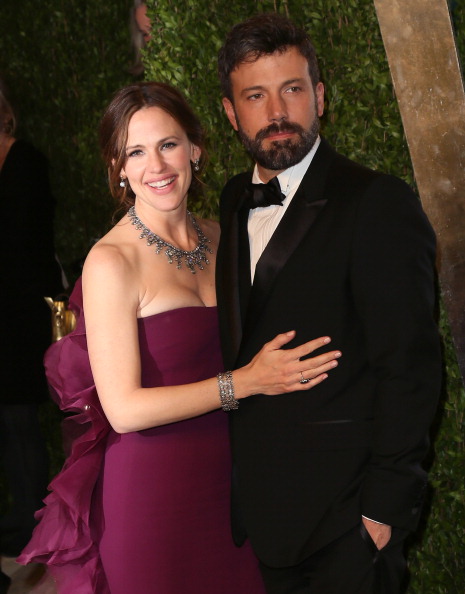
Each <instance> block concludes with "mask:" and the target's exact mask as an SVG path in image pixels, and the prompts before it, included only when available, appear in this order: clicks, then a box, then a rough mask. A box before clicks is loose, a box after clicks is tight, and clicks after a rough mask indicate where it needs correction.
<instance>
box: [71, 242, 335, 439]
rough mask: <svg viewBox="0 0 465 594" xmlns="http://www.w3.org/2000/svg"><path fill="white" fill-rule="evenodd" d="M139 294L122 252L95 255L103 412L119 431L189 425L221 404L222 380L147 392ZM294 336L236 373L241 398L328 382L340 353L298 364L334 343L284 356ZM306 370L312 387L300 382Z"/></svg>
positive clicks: (88, 271)
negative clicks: (141, 351) (187, 422)
mask: <svg viewBox="0 0 465 594" xmlns="http://www.w3.org/2000/svg"><path fill="white" fill-rule="evenodd" d="M138 290H139V284H138V282H137V278H136V273H135V272H134V269H133V266H131V265H130V264H129V262H128V261H127V260H126V259H125V257H124V256H123V255H122V254H121V253H120V252H119V250H118V249H117V248H114V247H112V246H108V245H106V246H102V247H98V248H97V249H95V248H94V249H93V250H92V252H91V254H90V255H89V257H88V259H87V261H86V264H85V267H84V272H83V295H84V312H85V318H86V331H87V342H88V350H89V358H90V363H91V368H92V373H93V376H94V381H95V385H96V388H97V393H98V395H99V398H100V401H101V404H102V407H103V410H104V412H105V414H106V416H107V418H108V420H109V422H110V424H111V425H112V427H113V429H114V430H115V431H117V432H118V433H127V432H130V431H140V430H143V429H148V428H150V427H155V426H158V425H165V424H167V423H173V422H176V421H181V420H184V419H189V418H192V417H195V416H198V415H201V414H203V413H206V412H209V411H212V410H215V409H218V408H220V406H221V403H220V399H219V390H218V382H217V378H216V377H215V378H211V379H208V380H204V381H201V382H196V383H193V384H185V385H180V386H167V387H156V388H142V387H141V379H140V375H141V364H140V355H139V340H138V327H137V310H138V307H139V304H140V302H141V300H142V298H143V295H139V294H138ZM294 336H295V332H288V333H286V334H280V335H278V336H277V337H276V338H274V339H273V340H272V341H270V342H269V343H267V344H266V345H265V346H264V347H263V348H262V350H261V351H260V352H259V353H258V354H257V355H256V356H255V357H254V359H253V360H252V361H251V362H250V363H249V364H248V365H246V366H245V367H242V368H241V369H237V370H235V371H234V372H233V381H234V390H235V398H236V399H237V400H240V399H242V398H246V397H248V396H251V395H252V394H258V393H260V394H268V395H273V394H282V393H286V392H291V391H292V392H295V391H296V390H308V389H309V388H312V387H313V386H315V385H317V384H319V383H320V382H322V381H323V380H324V379H326V377H327V375H326V372H327V371H328V370H330V369H332V368H333V367H335V366H336V365H337V361H336V359H337V357H338V356H339V353H338V351H332V352H330V353H325V354H323V355H319V356H318V357H315V358H313V359H307V360H305V361H300V360H299V359H300V358H301V357H303V356H305V355H308V354H309V353H311V352H313V351H314V350H316V349H318V348H320V347H322V346H324V345H326V344H328V343H329V342H330V339H329V338H328V337H322V338H318V339H316V340H313V341H311V342H308V343H306V344H304V345H301V346H299V347H296V348H295V349H286V350H283V349H282V348H281V347H282V346H283V345H285V344H286V343H288V342H290V341H291V340H292V339H293V338H294ZM218 371H219V372H220V371H221V370H220V369H219V370H218ZM300 372H303V375H304V377H305V378H306V379H310V380H311V381H310V382H308V383H306V384H302V383H300V380H301V378H302V376H301V373H300Z"/></svg>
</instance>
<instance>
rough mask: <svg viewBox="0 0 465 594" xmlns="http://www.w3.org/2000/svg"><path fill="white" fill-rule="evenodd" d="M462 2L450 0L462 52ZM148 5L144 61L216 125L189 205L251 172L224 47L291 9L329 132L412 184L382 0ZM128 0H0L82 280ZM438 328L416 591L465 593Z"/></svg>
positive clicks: (125, 36) (452, 406) (459, 444)
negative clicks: (320, 88) (223, 96)
mask: <svg viewBox="0 0 465 594" xmlns="http://www.w3.org/2000/svg"><path fill="white" fill-rule="evenodd" d="M464 2H465V0H460V1H456V2H454V4H453V15H454V20H455V25H456V30H457V40H458V46H459V50H460V53H461V55H464V50H465V48H464V43H465V42H464V33H465V23H464V18H465V16H464V15H465V6H464ZM148 4H149V7H150V12H151V16H152V20H153V24H154V26H153V37H152V41H151V43H150V44H149V46H148V48H147V50H146V52H145V56H144V62H145V64H146V73H145V77H146V78H147V79H149V78H150V79H152V78H153V79H157V80H166V81H170V82H172V83H174V84H176V85H177V86H178V87H179V88H180V89H181V90H183V91H184V92H185V94H186V95H187V96H188V97H189V99H190V101H191V102H192V104H193V106H194V107H195V109H196V111H197V113H198V114H199V116H200V118H201V120H202V122H203V123H204V125H205V128H206V130H207V133H208V138H209V144H208V150H209V153H210V164H209V167H208V170H207V173H206V182H207V184H208V189H207V192H206V197H205V199H203V200H198V201H197V202H196V203H195V204H192V205H191V208H193V209H195V210H196V211H197V212H199V213H201V214H203V215H207V216H212V217H216V215H217V206H218V197H219V193H220V190H221V187H222V185H223V183H224V182H225V181H226V179H228V178H229V177H230V176H231V175H233V174H234V173H235V172H237V171H239V170H242V169H244V168H248V167H249V166H250V161H249V159H248V157H247V155H245V154H244V152H243V150H242V148H241V146H240V144H239V142H238V141H237V139H236V137H235V134H234V133H233V131H232V129H231V127H230V125H229V123H228V122H227V120H226V117H225V116H224V114H223V112H222V107H221V102H220V93H219V87H218V83H217V79H216V53H217V50H218V49H219V47H220V45H221V43H222V40H223V38H224V35H225V32H226V31H227V30H228V29H229V28H230V26H232V25H233V24H234V23H235V22H237V21H239V20H242V19H244V18H246V17H248V16H250V15H252V14H255V13H256V12H261V11H268V10H274V9H277V10H279V11H282V12H286V11H288V13H289V15H290V16H291V17H293V18H294V19H295V20H296V21H299V22H300V23H302V24H303V25H304V26H305V27H306V28H307V30H308V31H309V32H310V33H311V36H312V38H313V40H314V42H315V45H316V47H317V50H318V53H319V55H320V63H321V69H322V71H323V75H324V82H325V85H326V90H327V101H326V114H325V117H324V128H323V132H324V134H325V136H326V137H327V138H328V139H329V141H330V142H331V143H332V144H333V145H335V146H336V147H337V148H338V150H340V151H341V152H342V153H344V154H346V155H347V156H349V157H351V158H353V159H355V160H357V161H359V162H361V163H364V164H367V165H369V166H371V167H374V168H378V169H382V170H384V171H388V172H391V173H393V174H395V175H398V176H400V177H402V178H404V179H406V180H407V181H409V182H411V183H413V173H412V169H411V164H410V159H409V155H408V150H407V146H406V142H405V139H404V136H403V131H402V125H401V121H400V117H399V113H398V108H397V103H396V100H395V96H394V93H393V90H392V85H391V81H390V76H389V69H388V65H387V62H386V58H385V53H384V48H383V44H382V41H381V38H380V34H379V28H378V23H377V19H376V14H375V11H374V7H373V3H372V0H312V2H305V3H304V2H299V1H297V0H288V1H285V2H280V1H279V0H276V2H272V1H270V0H260V1H259V0H255V1H252V0H247V1H246V0H234V1H233V2H231V1H228V2H226V1H224V0H208V2H206V1H205V0H176V1H174V0H148ZM131 5H132V1H131V0H124V1H123V0H115V1H114V2H111V3H103V2H101V1H98V0H88V1H87V2H82V0H41V2H40V3H39V2H37V1H36V0H22V1H21V2H18V1H17V0H15V1H13V0H1V2H0V71H1V72H3V73H5V74H6V75H7V78H8V80H9V82H10V85H11V86H12V87H13V89H12V90H13V91H14V98H15V103H16V105H17V106H18V107H19V110H20V123H21V126H20V130H19V132H20V134H21V135H22V136H23V137H27V138H29V139H30V140H31V141H32V142H34V144H36V145H37V146H38V147H39V148H41V149H42V150H43V151H44V152H45V153H46V154H47V155H48V157H49V159H50V163H51V177H52V184H53V188H54V192H55V195H56V198H57V201H58V211H57V221H56V244H57V249H58V252H59V255H60V257H61V259H62V261H63V264H64V265H65V269H66V271H67V273H68V275H69V277H70V279H71V280H72V281H73V280H74V279H75V277H76V275H77V274H78V273H79V269H78V267H77V266H76V265H75V263H76V262H77V261H79V260H81V259H82V258H83V257H85V254H86V253H87V250H88V249H89V247H90V246H91V245H92V243H93V241H94V240H95V239H96V238H98V237H99V236H101V235H102V234H103V233H104V232H105V231H106V229H107V228H108V226H109V224H110V220H111V212H112V203H111V200H110V198H109V194H108V191H107V188H106V173H105V171H104V169H103V166H102V164H101V161H100V157H99V154H98V149H97V139H96V128H97V123H98V120H99V117H100V115H101V112H102V109H103V107H104V106H105V104H106V103H107V102H108V100H109V97H110V96H111V94H112V93H113V91H114V90H116V89H117V88H119V87H120V86H122V85H124V84H126V83H128V82H130V81H131V80H133V77H131V76H130V75H129V74H128V66H129V65H130V63H131V58H132V55H131V47H130V40H129V32H128V31H129V29H128V15H129V9H130V7H131ZM425 51H427V48H426V49H425ZM441 329H442V335H443V339H444V350H445V374H444V376H445V378H444V390H443V394H442V401H441V407H440V410H439V411H438V415H437V420H436V425H435V427H434V431H433V433H434V447H433V452H432V456H431V492H430V501H429V505H428V509H427V510H426V512H427V513H425V515H424V521H423V524H422V527H421V530H420V532H419V533H418V534H417V535H416V536H415V538H414V539H413V540H412V542H411V544H410V556H409V558H410V569H411V574H412V575H411V583H410V587H409V594H463V592H464V590H465V569H464V562H465V561H464V560H465V494H464V482H465V468H464V466H465V465H464V435H463V427H464V418H463V417H464V410H465V394H464V390H463V387H462V384H461V380H460V377H459V373H458V370H457V365H456V361H455V356H454V353H453V349H452V347H451V340H450V337H449V335H448V329H447V323H446V321H445V320H441ZM57 418H58V417H57V416H56V414H55V411H54V410H49V411H46V412H45V414H44V424H45V426H46V429H47V432H48V433H49V442H50V447H51V451H52V453H53V454H54V456H55V457H54V468H53V469H54V471H56V470H57V469H58V466H59V464H60V463H61V460H62V456H61V453H60V451H59V446H58V444H59V432H58V431H57V429H56V428H57V425H58V423H57ZM0 487H1V485H0ZM0 503H1V502H0ZM3 503H4V502H3Z"/></svg>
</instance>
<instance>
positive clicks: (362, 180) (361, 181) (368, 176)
mask: <svg viewBox="0 0 465 594" xmlns="http://www.w3.org/2000/svg"><path fill="white" fill-rule="evenodd" d="M321 148H322V149H323V151H322V152H323V153H324V154H326V155H328V154H329V155H331V160H330V164H329V168H328V176H329V178H330V182H331V183H332V184H335V185H337V186H341V187H343V188H344V190H345V192H349V191H350V190H352V191H353V192H355V193H358V192H360V191H364V190H368V189H375V188H376V189H377V190H379V189H380V188H390V189H392V190H396V191H397V192H399V191H405V192H409V193H413V190H412V188H411V187H410V186H409V185H408V184H407V183H406V182H405V181H404V180H402V179H400V178H399V177H397V176H395V175H392V174H390V173H386V172H383V171H379V170H376V169H372V168H370V167H367V166H366V165H363V164H362V163H360V162H357V161H355V160H353V159H351V158H349V157H346V156H345V155H343V154H341V153H339V152H338V151H337V150H335V149H334V148H333V147H331V145H329V143H328V142H327V141H325V142H324V144H323V142H322V147H321Z"/></svg>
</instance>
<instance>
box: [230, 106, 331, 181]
mask: <svg viewBox="0 0 465 594" xmlns="http://www.w3.org/2000/svg"><path fill="white" fill-rule="evenodd" d="M236 122H237V127H238V134H239V138H240V139H241V141H242V144H243V145H244V147H245V149H246V150H247V152H248V153H249V154H250V155H251V157H252V158H253V159H254V161H255V162H256V163H258V164H259V165H260V166H261V167H263V168H265V169H270V170H272V171H284V170H285V169H288V167H292V166H293V165H296V164H297V163H300V161H302V159H303V158H304V157H305V156H306V155H307V154H308V153H309V152H310V150H311V149H312V147H313V145H314V144H315V142H316V139H317V138H318V134H319V132H320V120H319V119H318V117H317V116H315V119H314V120H313V122H312V125H311V126H310V129H309V130H305V129H304V128H302V126H301V125H300V124H297V123H295V122H287V121H283V122H281V123H280V124H277V123H274V124H270V125H269V126H267V127H266V128H262V130H259V131H258V132H257V134H256V135H255V138H250V136H247V134H246V133H245V132H244V130H243V129H242V127H241V124H240V122H239V119H238V118H237V115H236ZM279 132H294V133H296V134H297V137H298V138H297V140H296V141H293V140H292V139H290V138H286V139H285V140H273V141H272V142H271V145H270V148H267V149H266V148H264V147H263V144H262V141H263V140H264V139H265V138H267V137H268V136H270V135H272V134H277V133H279Z"/></svg>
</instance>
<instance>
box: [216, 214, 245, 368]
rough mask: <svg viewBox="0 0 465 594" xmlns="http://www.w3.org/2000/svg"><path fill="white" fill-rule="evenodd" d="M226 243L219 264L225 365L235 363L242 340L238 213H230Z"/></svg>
mask: <svg viewBox="0 0 465 594" xmlns="http://www.w3.org/2000/svg"><path fill="white" fill-rule="evenodd" d="M226 241H227V243H226V246H225V250H224V253H223V258H222V262H221V278H222V291H223V305H224V307H225V309H226V315H225V316H224V318H223V319H224V320H225V324H226V326H227V331H226V332H225V333H224V332H223V336H224V340H223V347H224V348H223V351H224V358H225V363H226V365H231V364H232V362H233V361H235V359H236V356H237V353H238V351H239V346H240V344H241V339H242V316H241V307H240V298H239V270H240V267H239V259H238V253H239V224H238V213H237V212H233V213H231V219H230V222H229V229H228V234H227V239H226Z"/></svg>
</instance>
